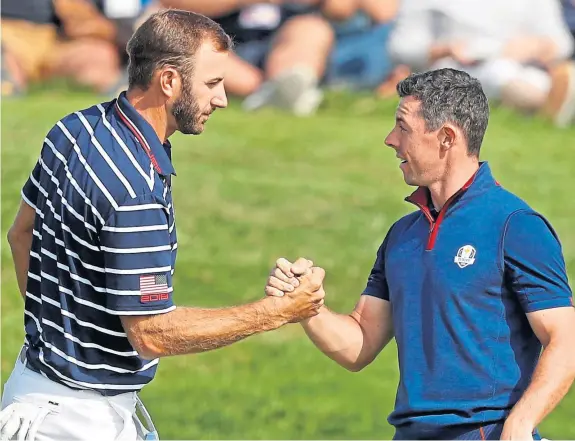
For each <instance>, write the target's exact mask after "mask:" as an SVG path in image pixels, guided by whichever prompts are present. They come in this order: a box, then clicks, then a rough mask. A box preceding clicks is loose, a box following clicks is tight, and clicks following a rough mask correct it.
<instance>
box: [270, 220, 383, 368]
mask: <svg viewBox="0 0 575 441" xmlns="http://www.w3.org/2000/svg"><path fill="white" fill-rule="evenodd" d="M390 231H391V229H390ZM388 240H389V233H388V234H387V236H386V238H385V240H384V241H383V243H382V244H381V246H380V247H379V249H378V251H377V256H376V259H375V263H374V265H373V268H372V270H371V272H370V275H369V278H368V282H367V286H366V287H365V289H364V291H363V293H362V296H361V297H360V300H359V301H358V303H357V305H356V307H355V309H354V310H353V312H352V313H351V314H349V315H343V314H337V313H335V312H332V311H330V310H329V309H328V308H327V307H325V306H324V307H322V308H321V310H320V313H319V314H318V315H317V316H314V317H311V318H310V319H308V320H303V321H302V322H301V324H302V326H303V328H304V330H305V332H306V334H307V335H308V337H309V338H310V340H311V341H312V342H313V343H314V344H315V345H316V346H317V347H318V349H320V350H321V351H322V352H323V353H324V354H325V355H327V356H328V357H329V358H331V359H332V360H334V361H335V362H337V363H338V364H340V365H341V366H343V367H345V368H346V369H348V370H350V371H353V372H357V371H360V370H361V369H363V368H364V367H366V366H367V365H369V364H370V363H371V362H372V361H373V360H374V359H375V357H377V355H378V354H379V353H380V352H381V350H382V349H383V348H384V347H385V346H386V345H387V344H388V343H389V342H390V341H391V339H392V338H393V321H392V314H391V303H390V301H389V288H388V285H387V278H386V275H385V251H386V248H387V243H388ZM311 264H312V262H310V261H308V260H307V259H303V258H300V259H298V260H297V261H296V262H295V263H294V264H293V265H292V264H290V262H289V261H287V260H286V259H278V261H277V262H276V268H274V269H273V270H272V273H271V274H270V278H269V279H268V285H267V286H266V294H267V295H269V296H276V295H280V296H281V295H285V294H283V293H284V292H287V293H289V289H292V288H291V287H290V285H294V284H295V283H297V282H294V276H295V277H297V276H299V275H301V274H306V273H307V271H308V270H309V267H310V266H311ZM286 289H287V291H285V290H286Z"/></svg>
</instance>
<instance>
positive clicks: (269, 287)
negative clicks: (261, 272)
mask: <svg viewBox="0 0 575 441" xmlns="http://www.w3.org/2000/svg"><path fill="white" fill-rule="evenodd" d="M324 278H325V271H324V270H323V269H322V268H319V267H314V266H313V262H312V261H311V260H308V259H305V258H303V257H300V258H299V259H297V260H296V261H295V262H294V263H293V264H292V263H291V262H290V261H289V260H287V259H284V258H280V259H278V260H277V261H276V266H275V267H274V268H273V269H272V270H271V272H270V275H269V277H268V280H267V284H266V287H265V293H266V296H268V297H269V298H270V299H273V302H274V303H275V306H276V307H277V308H278V311H279V312H280V313H281V314H282V316H283V317H284V318H285V319H286V321H287V322H288V323H298V322H301V321H303V320H306V319H309V318H311V317H314V316H316V315H317V314H319V311H320V309H321V307H322V306H323V304H324V297H325V291H324V289H323V279H324Z"/></svg>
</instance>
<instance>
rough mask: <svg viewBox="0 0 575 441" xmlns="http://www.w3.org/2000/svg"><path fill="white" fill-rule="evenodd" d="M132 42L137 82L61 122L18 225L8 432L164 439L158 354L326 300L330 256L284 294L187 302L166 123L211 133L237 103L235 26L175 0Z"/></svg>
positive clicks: (266, 323)
mask: <svg viewBox="0 0 575 441" xmlns="http://www.w3.org/2000/svg"><path fill="white" fill-rule="evenodd" d="M127 49H128V50H127V52H128V55H129V67H128V71H129V88H128V90H127V92H123V93H121V94H120V96H119V97H118V98H117V99H115V100H113V101H111V102H107V103H102V104H98V105H95V106H93V107H91V108H89V109H85V110H81V111H78V112H74V113H73V114H70V115H68V116H66V117H64V118H63V119H61V120H60V121H58V122H57V123H56V125H55V126H54V127H53V128H52V129H51V130H50V132H49V133H48V135H47V136H46V138H45V140H44V144H43V147H42V151H41V154H40V158H39V160H38V162H37V164H36V166H35V167H34V169H33V171H32V174H31V176H30V177H29V179H28V181H27V182H26V183H25V185H24V188H23V190H22V199H23V200H22V202H21V205H20V209H19V212H18V213H17V215H16V219H15V221H14V224H13V225H12V227H11V229H10V231H9V233H8V240H9V243H10V247H11V249H12V255H13V259H14V264H15V269H16V275H17V279H18V285H19V288H20V292H21V294H22V296H23V298H24V300H25V311H24V324H25V341H24V345H23V348H22V350H21V352H20V355H19V357H18V360H17V361H16V366H15V368H14V370H13V372H12V374H11V376H10V378H9V379H8V382H7V383H6V385H5V388H4V393H3V397H2V409H3V410H2V412H1V413H0V428H1V433H0V435H1V438H2V439H11V438H12V437H13V436H15V435H16V434H18V437H19V438H20V437H21V438H22V439H24V438H25V439H35V438H37V439H42V440H61V439H132V440H135V439H157V432H156V430H155V428H154V427H153V424H152V422H151V419H150V418H149V415H148V414H147V412H145V408H144V407H143V405H142V404H141V402H140V401H139V398H138V396H137V392H138V391H140V390H141V389H142V388H143V387H144V386H145V385H146V384H148V383H149V382H150V381H151V380H152V379H153V378H154V375H155V372H156V369H157V366H158V359H159V358H160V357H165V356H171V355H183V354H193V353H198V352H202V351H208V350H211V349H215V348H220V347H223V346H226V345H229V344H232V343H234V342H236V341H238V340H241V339H243V338H246V337H248V336H250V335H253V334H256V333H259V332H263V331H269V330H273V329H277V328H279V327H281V326H283V325H284V324H286V323H289V322H297V321H301V320H303V319H305V318H309V317H311V316H313V315H315V314H317V313H318V310H319V308H320V307H321V305H322V303H323V291H322V290H320V289H319V287H320V286H321V282H322V279H323V272H322V271H321V270H316V271H315V273H313V274H311V275H310V276H309V277H307V279H305V280H304V281H303V283H302V284H300V285H299V287H298V288H297V289H294V290H293V291H291V292H290V293H289V295H288V296H285V297H282V298H263V299H260V300H259V301H256V302H253V303H250V304H246V305H241V306H235V307H230V308H222V309H200V308H192V307H176V306H175V305H174V301H173V289H172V278H173V273H174V265H175V259H176V252H177V241H176V228H175V221H174V208H173V204H172V195H171V179H170V178H171V176H172V175H173V174H174V167H173V166H172V162H171V159H170V157H171V155H170V152H171V147H170V143H169V142H168V137H169V136H170V135H172V134H173V133H174V132H175V131H180V132H181V133H185V134H200V133H202V131H203V130H204V125H205V123H206V121H207V120H208V118H209V116H210V114H211V113H212V112H213V111H214V110H215V109H217V108H224V107H226V105H227V99H226V94H225V91H224V86H223V77H224V71H225V67H226V60H227V57H228V54H229V52H230V51H231V40H230V38H229V37H228V35H227V34H226V33H225V32H223V30H222V29H221V27H220V26H219V25H217V24H216V23H215V22H213V21H212V20H210V19H209V18H206V17H204V16H202V15H198V14H194V13H191V12H184V11H179V10H167V11H162V12H159V13H157V14H154V15H152V16H151V17H150V18H149V19H148V20H147V21H145V22H144V23H143V24H142V25H141V27H140V28H138V30H137V31H136V32H135V34H134V36H133V37H132V38H131V40H130V42H129V43H128V47H127ZM138 409H139V410H140V411H141V413H142V414H143V416H144V417H145V423H146V424H144V423H142V422H141V421H140V418H138V417H137V416H136V411H137V410H138Z"/></svg>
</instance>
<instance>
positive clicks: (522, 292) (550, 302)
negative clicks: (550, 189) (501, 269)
mask: <svg viewBox="0 0 575 441" xmlns="http://www.w3.org/2000/svg"><path fill="white" fill-rule="evenodd" d="M503 251H504V261H505V275H506V281H507V283H508V286H509V287H510V288H511V290H512V291H513V292H514V293H515V294H516V295H517V297H518V299H519V301H520V303H521V306H522V307H523V309H524V311H525V312H533V311H538V310H542V309H548V308H557V307H562V306H572V305H573V302H572V297H573V294H572V292H571V289H570V287H569V283H568V279H567V271H566V268H565V261H564V258H563V253H562V249H561V244H560V242H559V239H558V237H557V235H556V234H555V231H554V230H553V229H552V227H551V225H550V224H549V223H548V222H547V221H546V220H545V219H544V218H543V217H541V216H540V215H538V214H537V213H534V212H528V211H520V212H517V213H515V214H513V215H512V216H511V218H510V219H509V222H508V225H507V229H506V233H505V237H504V242H503Z"/></svg>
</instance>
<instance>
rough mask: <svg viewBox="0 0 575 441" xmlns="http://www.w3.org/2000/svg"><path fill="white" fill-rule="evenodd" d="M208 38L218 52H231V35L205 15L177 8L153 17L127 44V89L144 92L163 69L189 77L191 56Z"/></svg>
mask: <svg viewBox="0 0 575 441" xmlns="http://www.w3.org/2000/svg"><path fill="white" fill-rule="evenodd" d="M208 39H209V40H211V42H212V43H213V44H214V47H215V49H216V50H217V51H220V52H225V51H229V50H231V49H232V40H231V38H230V36H229V35H228V34H226V33H225V32H224V30H223V29H222V27H221V26H220V25H219V24H217V23H216V22H215V21H213V20H212V19H210V18H208V17H206V16H204V15H201V14H196V13H194V12H189V11H182V10H179V9H166V10H162V11H160V12H156V13H155V14H152V15H151V16H150V17H149V18H148V19H147V20H146V21H145V22H144V23H142V25H141V26H140V27H139V28H138V29H137V30H136V32H135V33H134V35H132V38H130V41H129V42H128V45H127V53H128V56H129V63H128V79H129V88H130V89H132V88H134V87H138V88H141V89H143V90H147V89H148V88H149V87H150V83H151V81H152V77H153V75H154V73H155V72H156V71H157V70H158V69H161V68H162V67H165V66H173V67H174V68H176V69H178V70H179V71H180V72H182V73H186V74H191V73H192V71H193V68H194V56H195V55H196V52H197V51H198V49H199V48H200V46H201V45H202V43H204V42H205V41H206V40H208Z"/></svg>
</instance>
